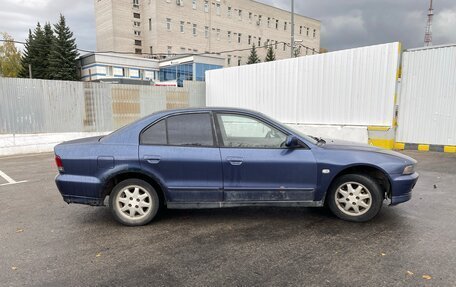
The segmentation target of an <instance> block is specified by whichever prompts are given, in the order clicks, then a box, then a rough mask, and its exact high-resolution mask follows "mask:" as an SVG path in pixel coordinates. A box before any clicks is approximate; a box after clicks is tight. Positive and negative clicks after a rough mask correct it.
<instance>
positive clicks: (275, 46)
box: [274, 41, 279, 50]
mask: <svg viewBox="0 0 456 287" xmlns="http://www.w3.org/2000/svg"><path fill="white" fill-rule="evenodd" d="M278 44H279V42H278V41H275V45H274V49H276V50H277V45H278Z"/></svg>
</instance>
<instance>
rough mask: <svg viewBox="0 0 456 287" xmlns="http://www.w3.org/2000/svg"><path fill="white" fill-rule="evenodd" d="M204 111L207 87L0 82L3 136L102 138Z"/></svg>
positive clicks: (198, 85) (201, 85)
mask: <svg viewBox="0 0 456 287" xmlns="http://www.w3.org/2000/svg"><path fill="white" fill-rule="evenodd" d="M204 105H205V84H204V83H202V82H190V81H188V82H184V87H183V88H177V87H151V86H141V85H112V84H103V83H86V82H66V81H47V80H35V79H32V80H31V79H12V78H0V134H13V133H14V134H16V133H18V134H27V133H58V132H104V131H112V130H114V129H117V128H119V127H121V126H123V125H125V124H127V123H129V122H132V121H134V120H136V119H138V118H140V117H143V116H146V115H148V114H150V113H153V112H155V111H159V110H164V109H171V108H181V107H198V106H204Z"/></svg>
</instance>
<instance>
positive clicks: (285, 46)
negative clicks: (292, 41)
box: [283, 43, 287, 51]
mask: <svg viewBox="0 0 456 287" xmlns="http://www.w3.org/2000/svg"><path fill="white" fill-rule="evenodd" d="M283 50H284V51H286V50H287V44H285V43H283Z"/></svg>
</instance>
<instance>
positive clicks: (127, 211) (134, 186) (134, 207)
mask: <svg viewBox="0 0 456 287" xmlns="http://www.w3.org/2000/svg"><path fill="white" fill-rule="evenodd" d="M159 206H160V200H159V197H158V195H157V192H156V191H155V189H154V188H153V187H152V186H151V185H150V184H149V183H147V182H145V181H144V180H140V179H127V180H124V181H122V182H119V183H118V184H117V185H116V186H115V187H114V189H113V190H112V192H111V195H110V196H109V207H110V209H111V213H112V215H113V216H114V218H115V219H116V220H117V221H118V222H120V223H122V224H125V225H129V226H139V225H145V224H147V223H149V222H150V221H151V220H152V219H153V218H154V217H155V215H156V214H157V212H158V208H159Z"/></svg>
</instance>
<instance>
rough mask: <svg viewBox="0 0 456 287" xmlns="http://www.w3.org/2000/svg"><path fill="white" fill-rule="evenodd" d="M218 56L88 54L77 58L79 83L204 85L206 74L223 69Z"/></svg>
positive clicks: (221, 59)
mask: <svg viewBox="0 0 456 287" xmlns="http://www.w3.org/2000/svg"><path fill="white" fill-rule="evenodd" d="M223 65H224V58H223V57H221V56H218V55H180V56H174V57H169V58H166V59H163V60H157V59H145V58H143V57H138V56H130V55H122V54H121V55H119V54H115V53H89V54H85V55H82V56H80V57H79V60H78V67H79V71H80V76H81V80H82V81H90V82H105V83H118V84H144V85H173V86H176V85H177V86H180V87H181V86H182V85H183V82H184V81H204V80H205V72H206V71H207V70H213V69H220V68H223Z"/></svg>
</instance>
